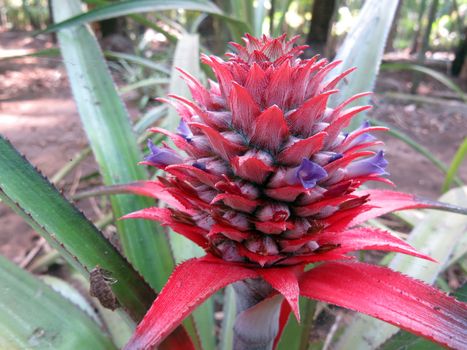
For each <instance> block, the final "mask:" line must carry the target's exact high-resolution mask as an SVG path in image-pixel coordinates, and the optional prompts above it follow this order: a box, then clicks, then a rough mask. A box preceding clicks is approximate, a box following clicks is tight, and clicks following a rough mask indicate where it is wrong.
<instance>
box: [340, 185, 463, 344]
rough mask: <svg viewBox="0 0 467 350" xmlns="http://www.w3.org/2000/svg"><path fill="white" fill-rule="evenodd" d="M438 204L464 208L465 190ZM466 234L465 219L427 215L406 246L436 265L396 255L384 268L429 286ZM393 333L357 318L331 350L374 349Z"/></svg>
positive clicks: (387, 326) (375, 322)
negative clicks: (420, 253)
mask: <svg viewBox="0 0 467 350" xmlns="http://www.w3.org/2000/svg"><path fill="white" fill-rule="evenodd" d="M439 200H440V201H442V202H447V203H451V204H455V205H459V206H466V204H467V187H463V188H456V189H453V190H451V191H449V192H447V193H446V194H444V195H443V196H442V197H441V198H440V199H439ZM466 230H467V217H466V216H464V215H459V214H454V213H446V212H445V213H442V212H437V211H433V212H430V215H427V217H426V219H425V220H423V221H421V222H419V223H418V224H417V225H416V226H415V227H414V229H413V230H412V232H411V233H410V235H409V238H408V239H407V243H409V244H410V245H412V246H413V247H415V248H417V250H418V251H420V252H422V253H425V254H427V255H429V256H431V257H433V258H435V259H436V260H437V261H438V263H434V262H430V261H427V260H422V259H417V258H414V257H409V256H407V255H402V254H396V256H395V257H394V258H393V259H392V261H391V262H390V263H389V265H388V267H389V268H391V269H393V270H396V271H399V272H402V273H404V274H407V275H409V276H411V277H414V278H417V279H420V280H423V281H425V282H427V283H433V282H434V281H435V280H436V277H437V276H438V275H439V274H440V273H441V272H442V271H443V270H444V269H445V268H446V267H447V266H448V264H449V263H450V256H451V254H452V253H453V251H454V250H455V249H456V247H457V246H458V244H459V242H460V241H461V240H462V239H465V238H464V237H465V232H466ZM464 248H465V245H464ZM465 253H466V251H464V252H463V254H465ZM397 331H398V328H397V327H394V326H392V325H390V324H388V323H384V322H382V321H379V320H377V319H374V318H371V317H368V316H363V315H357V316H355V317H354V320H353V321H351V323H350V326H349V327H347V329H346V330H345V332H344V334H343V335H342V337H341V338H340V339H339V342H338V343H337V344H336V346H335V347H334V349H335V350H343V349H359V350H360V349H362V350H365V349H374V348H376V347H378V346H379V345H380V344H382V343H383V342H384V341H385V340H386V339H388V338H389V337H391V336H392V335H394V334H395V333H396V332H397Z"/></svg>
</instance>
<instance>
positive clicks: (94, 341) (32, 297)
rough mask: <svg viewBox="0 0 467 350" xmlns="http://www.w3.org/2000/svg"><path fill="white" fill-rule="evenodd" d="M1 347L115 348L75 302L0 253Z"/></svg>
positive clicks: (106, 349)
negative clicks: (71, 301) (65, 297)
mask: <svg viewBox="0 0 467 350" xmlns="http://www.w3.org/2000/svg"><path fill="white" fill-rule="evenodd" d="M0 294H1V296H2V297H1V298H0V324H1V325H2V326H1V327H0V348H2V349H31V348H34V349H63V350H65V349H70V350H71V349H78V348H81V349H95V350H99V349H102V350H111V349H116V347H115V345H113V344H112V342H111V341H110V339H109V337H108V336H106V335H104V333H102V332H101V330H100V329H99V327H98V326H97V324H96V323H95V322H94V321H92V320H91V319H90V318H89V317H88V316H87V315H85V313H84V312H83V311H81V310H79V309H78V308H77V307H76V306H75V305H73V304H72V303H70V302H69V301H68V300H66V299H64V298H63V297H62V296H60V295H59V294H58V293H56V292H54V291H53V290H52V289H50V288H49V287H48V286H46V285H45V284H44V283H42V282H40V281H39V280H37V279H36V278H34V277H33V276H31V275H29V274H28V273H27V272H25V271H23V270H21V269H20V268H18V267H17V266H15V265H14V264H13V263H11V262H9V261H8V260H6V259H5V258H3V257H2V256H0Z"/></svg>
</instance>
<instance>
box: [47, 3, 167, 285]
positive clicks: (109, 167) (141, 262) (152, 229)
mask: <svg viewBox="0 0 467 350" xmlns="http://www.w3.org/2000/svg"><path fill="white" fill-rule="evenodd" d="M53 5H54V6H53V9H54V18H55V19H56V20H57V21H60V20H63V19H65V18H68V17H70V16H73V15H76V14H77V13H80V7H81V2H80V1H79V0H68V1H66V2H64V1H59V0H54V1H53ZM58 39H59V43H60V49H61V52H62V56H63V59H64V62H65V66H66V68H67V73H68V77H69V80H70V85H71V88H72V92H73V95H74V98H75V100H76V103H77V106H78V111H79V114H80V117H81V121H82V124H83V127H84V130H85V132H86V135H87V137H88V139H89V144H90V146H91V149H92V151H93V154H94V157H95V158H96V161H97V163H98V164H99V169H100V172H101V174H102V178H103V181H104V184H106V185H111V184H119V183H120V184H121V183H126V182H132V181H135V180H140V179H144V178H146V177H147V174H146V173H145V171H144V168H143V167H141V166H138V165H137V163H138V161H140V160H141V159H142V156H141V154H140V152H139V149H138V146H137V143H136V138H135V135H134V134H133V131H132V128H131V125H130V121H129V116H128V113H127V111H126V109H125V107H124V105H123V103H122V101H121V99H120V98H119V96H118V94H117V91H116V89H115V84H114V82H113V81H112V78H111V76H110V73H109V71H108V68H107V66H106V64H105V61H104V59H103V56H102V53H101V51H100V48H99V46H98V44H97V41H96V39H95V38H94V36H93V35H92V34H91V32H90V31H89V28H87V27H85V26H78V27H73V28H70V29H64V30H62V31H60V32H59V33H58ZM110 200H111V204H112V211H113V214H114V217H115V218H120V217H121V216H122V215H124V214H128V213H130V212H133V211H136V210H139V209H141V208H144V207H149V206H151V205H153V202H152V201H151V200H150V199H148V198H143V197H137V196H133V195H121V196H113V197H111V198H110ZM117 230H118V233H119V237H120V241H121V244H122V247H123V251H124V252H125V255H126V256H127V257H128V259H129V260H130V261H131V262H132V263H133V264H134V266H135V267H136V268H137V269H138V271H140V273H141V274H142V275H143V276H144V277H145V278H146V280H147V281H148V282H149V283H150V284H151V286H152V287H153V288H155V289H156V290H159V289H161V288H162V286H163V285H164V284H165V282H166V281H167V278H168V276H169V274H170V272H171V271H172V269H173V266H174V265H173V260H172V257H171V253H170V247H169V245H168V242H167V239H166V237H165V235H164V234H163V233H162V231H161V229H160V227H159V226H157V225H156V224H154V223H153V222H149V221H144V220H124V221H117Z"/></svg>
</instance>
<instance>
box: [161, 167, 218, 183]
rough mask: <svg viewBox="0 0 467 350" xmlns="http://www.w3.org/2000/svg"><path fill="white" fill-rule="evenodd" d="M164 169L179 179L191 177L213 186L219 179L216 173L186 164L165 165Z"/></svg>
mask: <svg viewBox="0 0 467 350" xmlns="http://www.w3.org/2000/svg"><path fill="white" fill-rule="evenodd" d="M165 171H167V172H169V173H171V174H172V175H174V176H175V177H176V178H179V179H181V180H186V179H187V178H192V179H195V180H198V181H200V182H202V183H203V184H205V185H208V186H210V187H214V186H215V184H216V183H217V182H218V181H219V180H220V179H221V178H220V177H219V176H217V175H214V174H211V173H208V172H207V171H204V170H201V169H199V168H197V167H194V166H192V165H188V164H172V165H169V166H168V167H166V168H165Z"/></svg>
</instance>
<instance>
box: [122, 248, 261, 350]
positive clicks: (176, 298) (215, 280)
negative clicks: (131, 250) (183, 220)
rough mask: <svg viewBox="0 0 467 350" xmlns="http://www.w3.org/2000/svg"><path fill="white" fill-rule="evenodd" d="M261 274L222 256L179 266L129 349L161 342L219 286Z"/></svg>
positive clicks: (201, 259) (133, 337)
mask: <svg viewBox="0 0 467 350" xmlns="http://www.w3.org/2000/svg"><path fill="white" fill-rule="evenodd" d="M255 277H258V275H257V273H256V272H255V271H253V270H250V269H247V268H244V267H240V266H237V265H233V264H226V263H225V262H223V261H221V260H219V259H213V258H212V257H203V258H199V259H191V260H188V261H186V262H184V263H182V264H181V265H179V266H177V268H176V269H175V270H174V272H173V273H172V275H171V276H170V278H169V280H168V282H167V284H166V285H165V286H164V288H163V289H162V291H161V293H160V294H159V296H158V297H157V299H156V300H155V301H154V303H153V304H152V306H151V308H150V309H149V311H148V312H147V314H146V315H145V316H144V318H143V320H142V321H141V323H140V324H139V325H138V327H136V331H135V333H134V334H133V336H132V337H131V339H130V341H129V342H128V344H127V345H126V346H125V349H126V350H137V349H149V348H151V347H154V346H157V345H158V344H160V343H161V341H162V340H164V338H165V337H166V336H167V335H169V334H170V332H172V330H174V329H175V327H177V325H179V324H180V323H181V322H182V321H183V320H184V319H185V317H187V316H188V315H189V314H190V313H191V312H192V311H193V310H194V309H195V308H196V307H197V306H198V305H200V304H201V303H202V302H204V301H205V300H206V299H207V298H209V297H210V296H211V295H213V294H214V293H215V292H217V291H218V290H219V289H221V288H223V287H225V286H227V285H229V284H231V283H234V282H236V281H239V280H244V279H247V278H255Z"/></svg>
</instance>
